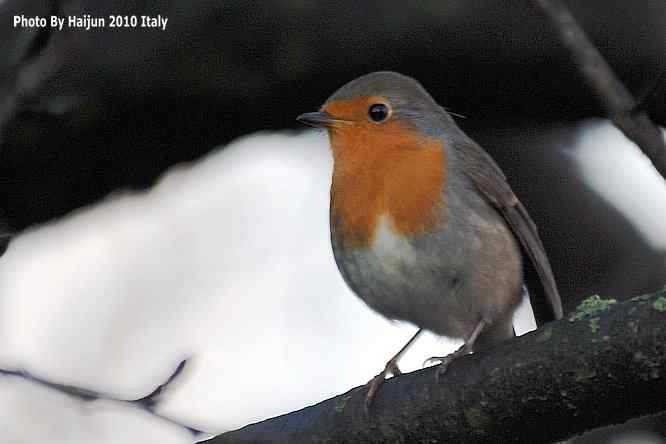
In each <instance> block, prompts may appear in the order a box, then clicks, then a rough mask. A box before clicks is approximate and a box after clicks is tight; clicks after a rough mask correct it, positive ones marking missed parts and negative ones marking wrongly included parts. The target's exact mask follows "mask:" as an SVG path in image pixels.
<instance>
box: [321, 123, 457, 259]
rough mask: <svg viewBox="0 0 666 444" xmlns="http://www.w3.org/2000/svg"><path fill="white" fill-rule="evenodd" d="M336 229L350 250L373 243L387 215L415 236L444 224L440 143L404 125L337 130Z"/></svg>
mask: <svg viewBox="0 0 666 444" xmlns="http://www.w3.org/2000/svg"><path fill="white" fill-rule="evenodd" d="M330 136H331V148H332V151H333V157H334V169H333V183H332V187H331V217H332V222H333V224H332V229H333V230H335V235H336V236H337V238H338V239H339V240H340V241H341V242H342V243H343V245H345V246H346V247H359V246H367V245H369V244H371V243H372V240H373V239H374V236H375V231H376V228H377V223H378V221H379V218H380V217H381V216H382V215H386V216H387V217H389V220H390V221H391V222H392V224H393V227H394V229H395V230H396V231H397V232H398V233H400V234H402V235H404V236H413V235H417V234H419V233H423V232H426V231H427V230H429V229H431V228H432V227H433V226H434V225H435V224H437V223H438V222H440V220H439V218H440V217H441V215H442V214H443V213H444V212H443V211H440V210H441V208H442V206H443V205H445V202H444V201H443V197H442V190H443V188H444V184H445V181H446V159H445V155H444V150H443V144H442V142H441V141H439V140H437V139H433V138H429V137H424V136H422V135H419V134H418V133H417V131H416V129H414V128H413V127H412V126H411V125H409V124H408V123H406V122H404V121H399V120H395V121H389V122H387V123H384V124H374V123H372V122H369V121H368V122H363V121H357V122H355V123H354V124H351V125H341V126H339V127H336V128H333V129H332V130H331V133H330Z"/></svg>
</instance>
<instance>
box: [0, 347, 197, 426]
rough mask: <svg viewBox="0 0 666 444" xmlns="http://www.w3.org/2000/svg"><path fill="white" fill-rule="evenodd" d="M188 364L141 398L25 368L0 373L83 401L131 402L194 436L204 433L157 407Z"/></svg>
mask: <svg viewBox="0 0 666 444" xmlns="http://www.w3.org/2000/svg"><path fill="white" fill-rule="evenodd" d="M186 364H187V360H183V361H182V362H181V363H180V364H178V367H176V370H175V371H174V372H173V373H172V374H171V376H169V378H168V379H167V380H166V381H165V382H164V383H162V384H160V385H159V386H158V387H157V388H156V389H155V390H153V391H152V392H150V394H148V395H147V396H144V397H142V398H139V399H122V398H117V397H114V396H112V395H109V394H105V393H101V392H97V391H94V390H89V389H86V388H82V387H77V386H73V385H68V384H60V383H57V382H51V381H49V380H47V379H44V378H40V377H38V376H35V375H32V374H30V373H29V372H27V371H25V370H7V369H1V368H0V375H3V376H10V377H17V378H21V379H24V380H26V381H30V382H32V383H35V384H37V385H41V386H43V387H47V388H49V389H52V390H56V391H58V392H60V393H64V394H66V395H69V396H71V397H73V398H77V399H79V400H81V401H96V400H98V399H103V400H106V401H112V402H117V403H121V404H129V405H132V406H134V407H137V408H140V409H142V410H145V411H147V412H149V413H151V414H152V415H154V416H155V417H157V418H160V419H162V420H164V421H166V422H169V423H171V424H174V425H177V426H179V427H182V428H184V429H186V430H188V431H189V432H190V433H192V435H193V436H199V435H201V434H203V433H204V432H202V431H201V430H197V429H195V428H192V427H190V426H188V425H185V424H181V423H179V422H178V421H176V420H174V419H171V418H169V417H167V416H163V415H161V414H159V413H157V412H156V410H155V407H156V406H157V403H158V402H157V398H158V397H159V396H160V395H161V394H162V393H164V391H165V390H166V389H167V387H168V386H169V384H171V383H172V382H173V380H174V379H176V378H177V377H178V375H180V373H182V371H183V369H184V368H185V365H186Z"/></svg>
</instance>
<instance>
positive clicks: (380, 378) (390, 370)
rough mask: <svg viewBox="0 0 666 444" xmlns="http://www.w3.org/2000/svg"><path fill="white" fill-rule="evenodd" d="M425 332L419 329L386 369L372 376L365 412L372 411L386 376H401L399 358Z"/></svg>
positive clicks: (368, 384)
mask: <svg viewBox="0 0 666 444" xmlns="http://www.w3.org/2000/svg"><path fill="white" fill-rule="evenodd" d="M422 332H423V330H422V329H419V331H417V332H416V333H415V334H414V336H412V338H411V339H410V340H409V341H407V343H406V344H405V345H403V346H402V348H401V349H400V350H399V351H398V353H396V354H395V355H394V356H393V357H392V358H391V359H389V361H388V362H387V363H386V366H385V367H384V370H382V372H381V373H380V374H378V375H377V376H375V377H374V378H372V379H371V380H370V381H368V383H367V384H366V385H367V386H368V394H367V395H366V396H365V413H366V414H367V413H368V412H369V411H370V405H372V400H373V399H374V398H375V395H376V394H377V390H379V387H381V385H382V384H383V383H384V379H385V378H386V376H387V375H389V374H391V375H393V376H400V375H401V374H402V372H401V371H400V368H398V360H399V359H400V357H401V356H402V355H403V354H404V353H405V352H406V351H407V349H408V348H409V346H410V345H412V344H413V343H414V341H416V338H418V337H419V335H420V334H421V333H422Z"/></svg>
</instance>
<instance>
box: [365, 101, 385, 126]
mask: <svg viewBox="0 0 666 444" xmlns="http://www.w3.org/2000/svg"><path fill="white" fill-rule="evenodd" d="M388 115H389V109H388V106H386V105H384V104H383V103H375V104H373V105H370V108H368V116H370V120H372V121H373V122H383V121H384V120H386V119H387V118H388Z"/></svg>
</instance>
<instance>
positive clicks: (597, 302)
mask: <svg viewBox="0 0 666 444" xmlns="http://www.w3.org/2000/svg"><path fill="white" fill-rule="evenodd" d="M613 304H617V301H616V300H615V299H601V298H600V297H599V296H598V295H596V294H595V295H593V296H590V297H589V298H587V299H585V300H584V301H583V302H581V303H580V305H578V307H577V308H576V311H575V312H574V313H573V314H572V315H571V317H570V318H569V321H572V322H573V321H580V320H581V319H583V318H585V317H587V316H592V315H595V314H599V313H600V312H602V311H605V310H608V308H609V307H610V306H611V305H613ZM592 327H593V326H592ZM594 330H595V328H594V327H593V331H594Z"/></svg>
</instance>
